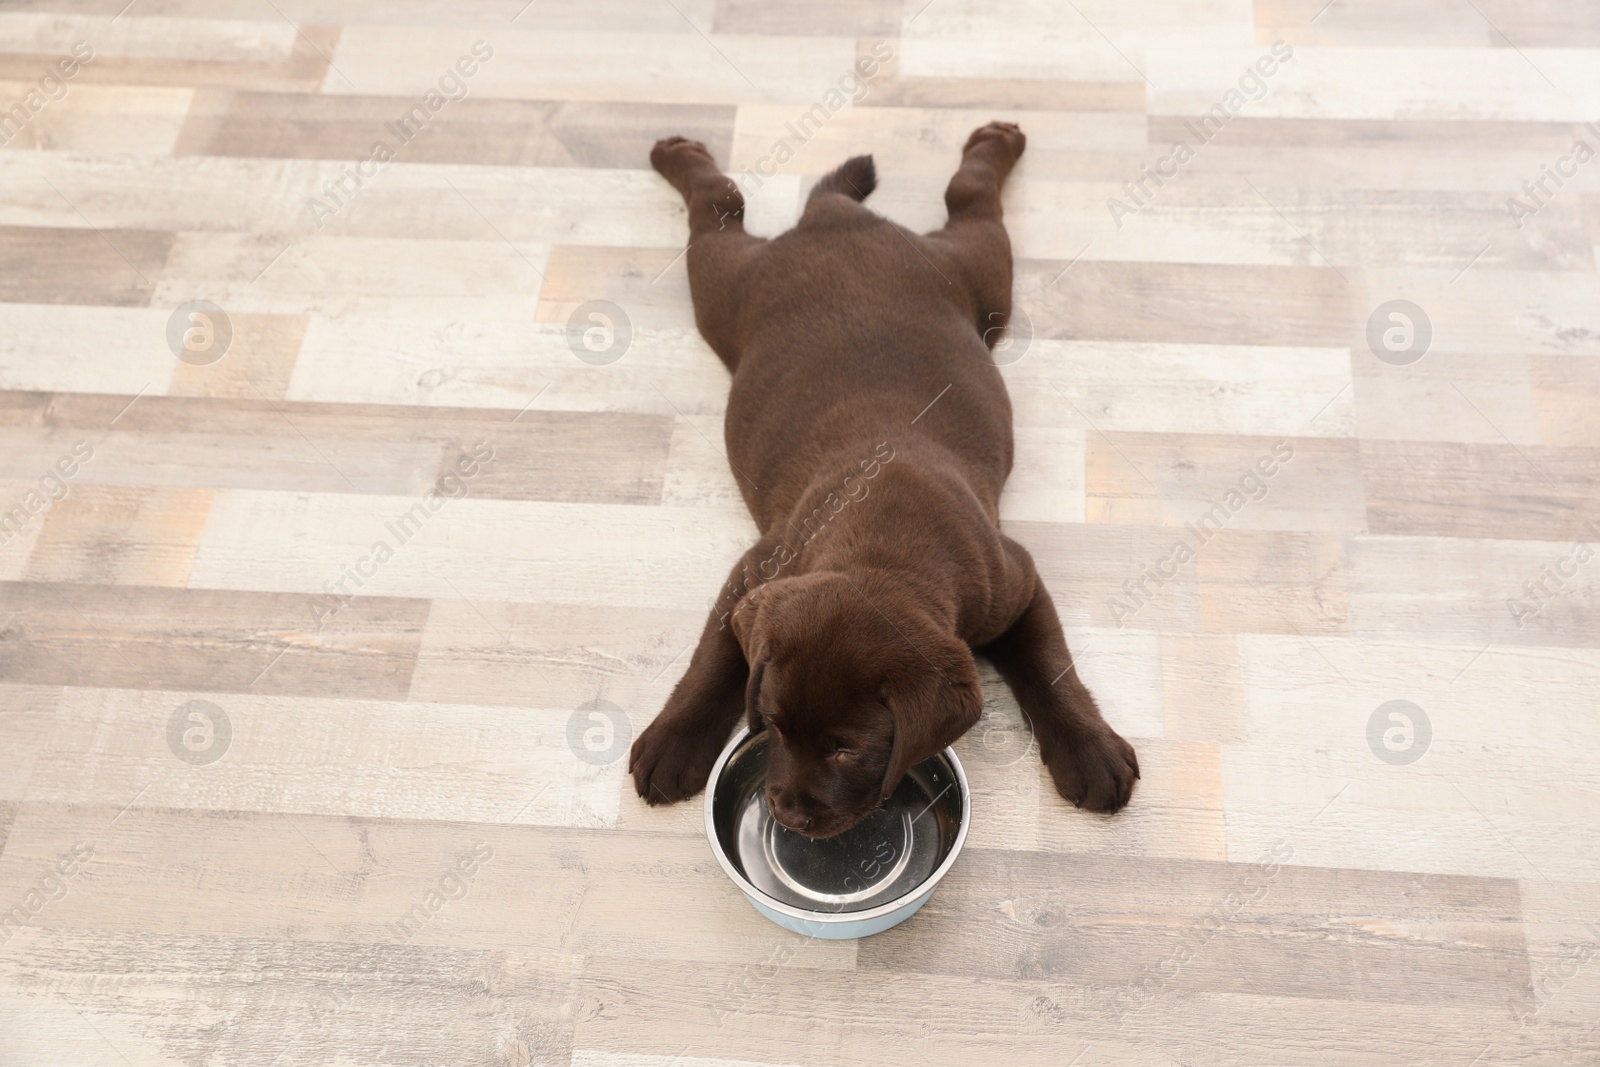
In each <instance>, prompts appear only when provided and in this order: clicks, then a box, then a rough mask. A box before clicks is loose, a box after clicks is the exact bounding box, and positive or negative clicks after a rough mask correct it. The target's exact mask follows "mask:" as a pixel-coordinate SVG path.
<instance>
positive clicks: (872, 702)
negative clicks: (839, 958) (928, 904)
mask: <svg viewBox="0 0 1600 1067" xmlns="http://www.w3.org/2000/svg"><path fill="white" fill-rule="evenodd" d="M732 623H733V627H734V632H735V634H736V635H737V636H738V638H739V643H740V644H741V645H742V646H743V648H744V653H745V657H746V659H747V660H748V661H749V663H750V682H749V688H748V690H747V692H746V707H747V709H748V713H749V717H750V729H751V730H752V731H757V730H761V729H763V728H764V729H766V730H767V732H768V734H767V736H768V753H769V755H768V764H767V807H768V809H769V810H770V811H771V812H772V816H773V818H775V819H777V820H778V822H779V823H781V824H783V825H784V826H787V827H789V828H790V829H793V830H797V831H799V832H801V833H803V834H805V835H807V836H808V837H813V838H823V837H832V836H834V835H836V834H840V833H843V832H844V831H845V830H848V829H849V828H850V827H852V826H854V825H855V824H856V823H858V822H860V821H861V820H862V819H863V818H865V817H866V816H867V815H868V814H870V813H871V812H872V811H873V810H874V809H876V808H877V807H878V805H879V804H881V803H882V802H883V801H884V800H885V799H886V798H887V797H888V796H889V795H890V794H891V793H893V792H894V789H895V787H896V786H897V785H899V784H900V779H901V778H903V777H904V776H905V773H906V771H908V770H909V769H910V768H911V767H912V766H913V765H915V764H916V763H918V762H919V761H921V760H923V759H926V758H927V757H929V756H931V755H933V754H934V753H936V752H938V751H940V750H941V749H943V748H944V747H945V746H946V745H948V744H950V743H951V742H953V741H955V739H956V738H958V737H960V736H961V735H962V734H963V733H965V732H966V731H967V730H968V729H969V728H971V726H972V725H973V724H974V723H976V722H977V721H978V718H979V716H980V715H981V714H982V712H983V695H982V691H981V689H980V688H979V685H978V672H977V668H976V666H975V665H974V663H973V660H972V653H971V651H969V650H968V648H967V646H966V645H965V644H964V643H963V642H962V641H960V640H959V639H958V638H956V637H954V636H953V635H951V634H948V633H944V632H942V631H941V630H940V629H939V628H938V627H937V626H936V625H935V624H934V623H933V621H932V620H931V619H929V618H928V616H927V615H926V614H925V613H924V612H923V611H922V610H921V609H920V608H918V607H917V606H916V605H915V604H914V603H912V602H910V601H909V600H908V599H904V598H897V597H894V596H892V595H889V594H883V593H878V594H874V595H873V597H872V599H871V600H868V599H867V596H866V595H865V594H864V592H863V591H862V590H861V589H860V588H859V587H858V586H857V585H856V584H853V583H852V580H851V579H849V578H847V577H846V576H844V575H842V574H836V573H821V574H808V575H802V576H800V577H795V578H780V579H778V580H776V581H772V582H768V583H767V584H766V585H763V586H762V587H760V588H759V589H757V590H755V591H754V592H752V593H750V594H749V596H747V597H746V598H745V601H744V602H743V603H741V604H740V605H739V608H738V610H736V611H735V612H734V613H733V615H732Z"/></svg>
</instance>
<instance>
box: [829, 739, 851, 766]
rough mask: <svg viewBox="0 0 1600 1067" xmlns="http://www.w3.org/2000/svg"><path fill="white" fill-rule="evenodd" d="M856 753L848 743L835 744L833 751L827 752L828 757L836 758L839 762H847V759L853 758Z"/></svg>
mask: <svg viewBox="0 0 1600 1067" xmlns="http://www.w3.org/2000/svg"><path fill="white" fill-rule="evenodd" d="M856 755H857V753H856V750H855V749H853V748H851V747H850V746H849V745H837V744H836V745H834V746H833V751H832V752H829V753H828V758H829V759H835V760H838V761H839V762H841V763H848V762H849V761H851V760H853V759H855V758H856Z"/></svg>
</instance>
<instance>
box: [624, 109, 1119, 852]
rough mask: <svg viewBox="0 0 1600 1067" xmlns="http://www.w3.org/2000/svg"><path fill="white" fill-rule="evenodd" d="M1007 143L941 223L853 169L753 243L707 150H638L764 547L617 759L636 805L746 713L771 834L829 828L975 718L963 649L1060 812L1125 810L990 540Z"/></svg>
mask: <svg viewBox="0 0 1600 1067" xmlns="http://www.w3.org/2000/svg"><path fill="white" fill-rule="evenodd" d="M1025 144H1026V139H1025V138H1024V137H1023V135H1022V132H1021V131H1020V130H1019V129H1017V127H1016V126H1013V125H1011V124H1009V123H1001V122H991V123H989V124H988V125H987V126H984V127H982V128H980V129H978V130H976V131H974V132H973V134H972V136H971V137H970V138H969V139H968V140H967V144H966V148H965V149H964V150H963V153H962V160H961V166H960V168H959V169H958V170H957V171H956V173H955V176H954V177H953V178H951V180H950V185H949V187H948V189H946V191H945V205H946V206H947V207H948V209H949V213H950V218H949V222H948V223H947V224H946V225H945V227H944V228H943V229H942V230H938V231H936V232H934V233H930V234H927V235H919V234H914V233H909V232H907V231H905V230H903V229H901V228H900V227H898V226H896V225H894V224H893V223H891V222H889V221H888V220H886V219H884V218H883V217H882V216H879V215H877V214H875V213H874V212H872V211H869V210H868V209H867V208H865V207H863V206H862V205H861V203H860V201H861V200H863V199H864V198H865V197H866V196H867V194H868V193H870V192H871V191H872V188H873V185H874V184H875V182H876V175H875V172H874V169H873V164H872V158H871V157H870V156H857V157H856V158H854V159H851V160H849V161H848V162H846V163H845V164H844V165H843V166H841V167H840V168H839V169H838V170H836V171H834V172H833V173H832V174H830V175H828V176H827V177H825V178H823V179H822V181H821V182H819V183H818V185H817V187H816V188H815V189H814V190H813V192H812V194H811V197H810V200H809V201H808V202H807V204H806V209H805V213H804V215H803V216H802V217H801V219H800V222H799V224H798V225H796V226H795V228H794V229H792V230H790V231H789V232H788V233H785V234H783V235H782V236H780V237H776V238H774V239H772V240H770V241H769V240H765V239H761V238H756V237H751V236H750V235H749V234H747V233H745V232H744V226H743V223H742V221H741V220H742V218H743V215H744V200H743V198H742V197H741V196H740V194H739V190H738V188H737V187H736V186H735V185H734V183H733V182H732V181H731V180H729V179H728V178H727V177H726V176H725V175H723V174H722V173H721V172H719V171H718V169H717V165H716V163H715V162H714V161H713V160H712V158H711V156H710V154H709V153H708V152H707V151H706V149H705V146H704V145H702V144H699V143H698V142H695V141H687V140H684V139H683V138H681V137H671V138H668V139H666V140H664V141H659V142H657V144H656V146H655V148H654V150H653V151H652V152H651V153H650V162H651V164H652V165H653V166H654V167H655V169H656V170H657V171H659V172H660V173H661V175H662V176H663V177H665V178H666V179H667V181H669V182H671V183H672V185H673V187H674V188H676V189H677V190H678V192H680V193H681V194H682V195H683V198H684V201H685V202H686V203H687V204H688V207H689V250H688V268H689V285H690V290H691V292H692V294H693V298H694V310H695V322H696V324H697V325H698V326H699V328H700V332H701V334H702V335H704V337H705V339H706V341H707V342H709V343H710V345H711V347H712V348H713V349H714V350H715V351H716V353H717V355H718V356H719V357H721V359H722V361H723V362H724V363H725V364H727V366H728V369H729V370H730V371H732V372H733V390H732V393H731V394H730V395H729V398H728V415H727V421H726V425H725V436H726V440H727V447H728V460H729V463H730V464H731V465H732V467H733V470H734V474H735V476H736V477H737V478H738V480H739V488H740V490H741V491H742V492H743V494H744V499H745V503H746V504H747V505H748V506H749V508H750V512H751V514H752V515H753V516H754V517H755V520H756V524H757V525H758V526H759V527H760V528H761V531H762V534H761V539H760V541H759V542H758V543H757V544H756V546H755V547H754V548H752V549H751V550H750V551H749V552H747V553H746V554H745V556H744V558H743V559H742V560H741V561H740V562H739V564H738V565H737V566H735V567H734V569H733V574H732V576H731V577H730V579H729V583H728V586H727V587H726V588H725V589H724V591H723V594H722V596H721V597H720V599H719V601H718V603H717V606H716V607H715V608H713V609H712V612H711V617H710V619H708V620H707V622H706V627H705V631H704V633H703V634H702V635H701V637H700V644H699V646H698V647H697V648H696V649H695V652H694V657H693V659H692V660H691V661H690V663H689V669H688V671H687V673H685V674H684V676H683V679H682V680H681V681H680V682H679V683H678V685H677V687H676V688H675V689H674V690H673V691H672V695H671V697H670V698H668V700H667V705H666V708H665V709H664V710H663V711H662V713H661V714H660V715H659V716H658V717H657V718H656V720H655V721H654V722H652V723H651V724H650V726H649V728H648V729H646V730H645V731H644V733H642V734H641V735H640V736H639V738H638V740H637V741H635V742H634V745H633V751H632V753H631V754H630V757H629V761H628V768H629V770H630V771H632V773H633V780H634V784H635V786H636V787H637V789H638V791H639V795H640V796H642V797H644V798H645V799H646V800H647V801H649V802H650V803H651V804H660V803H671V802H673V801H677V800H682V799H684V798H686V797H689V796H692V795H694V794H695V793H698V792H699V791H700V790H701V789H703V788H704V787H705V784H706V778H707V776H708V775H709V773H710V770H711V766H712V764H713V763H714V762H715V761H716V758H717V755H718V753H719V752H720V751H721V749H722V746H723V744H724V743H725V742H726V741H727V739H728V733H729V731H730V730H731V729H732V727H733V725H734V724H735V723H736V722H737V721H738V719H739V716H740V714H741V713H746V712H747V713H748V715H749V722H750V726H751V728H752V729H760V728H761V727H762V726H765V727H767V728H768V729H769V730H770V731H771V740H772V745H771V747H770V752H771V761H770V766H769V770H768V775H767V803H768V806H769V808H770V809H771V811H772V814H773V817H774V818H776V819H777V820H778V821H779V822H780V823H782V824H783V825H785V826H788V827H791V828H792V829H795V830H799V831H801V832H803V833H805V834H808V835H810V836H812V837H818V838H820V837H830V836H832V835H834V834H838V833H841V832H843V831H844V830H847V829H849V828H850V827H851V826H853V825H855V824H856V823H857V822H858V821H860V820H861V819H862V818H863V817H864V816H865V815H867V814H868V813H869V812H871V811H872V810H873V809H874V808H875V807H877V805H878V804H880V803H881V802H882V801H883V799H884V798H885V797H886V796H888V794H889V793H890V792H892V791H893V790H894V788H895V786H896V785H897V784H898V783H899V781H900V779H901V777H902V776H903V775H904V774H905V772H906V770H907V769H908V768H910V767H911V766H912V765H913V764H915V763H916V762H918V761H919V760H922V759H924V758H925V757H927V756H930V755H932V754H933V753H935V752H937V751H939V750H940V749H942V748H943V747H944V746H945V745H948V744H950V743H951V742H953V741H955V739H956V738H958V737H960V736H961V735H962V734H963V733H965V732H966V731H967V730H968V729H969V728H970V727H971V726H972V725H973V724H974V723H976V722H977V721H978V718H979V715H980V714H981V712H982V708H983V695H982V693H981V692H980V690H979V685H978V674H977V670H976V667H975V665H974V662H973V658H972V650H973V649H980V650H981V651H983V652H984V653H985V654H987V655H988V656H989V657H990V658H991V659H992V660H993V661H994V663H995V665H996V666H997V667H998V668H999V670H1000V673H1001V674H1002V675H1003V676H1004V677H1005V679H1006V681H1007V682H1008V683H1009V684H1010V685H1011V688H1012V691H1013V692H1014V693H1015V694H1016V697H1017V700H1018V702H1019V703H1020V704H1021V706H1022V709H1023V712H1024V713H1025V714H1026V715H1027V717H1028V720H1029V722H1030V723H1031V725H1032V728H1033V733H1034V736H1035V738H1036V739H1037V741H1038V743H1039V752H1040V756H1041V757H1042V758H1043V760H1044V763H1045V765H1046V766H1047V767H1048V768H1049V769H1050V774H1051V777H1052V778H1053V779H1054V781H1055V785H1056V788H1057V789H1058V790H1059V791H1060V792H1061V795H1062V796H1064V797H1066V798H1067V799H1068V800H1070V801H1072V802H1073V803H1074V804H1077V805H1079V806H1080V807H1086V808H1089V809H1091V810H1093V811H1105V812H1111V811H1116V810H1118V809H1119V808H1121V807H1122V806H1123V805H1124V804H1126V803H1127V802H1128V798H1129V796H1130V795H1131V794H1132V792H1133V783H1134V779H1136V778H1138V777H1139V764H1138V760H1137V759H1136V758H1135V756H1134V752H1133V748H1132V746H1130V745H1129V744H1128V743H1127V742H1126V741H1124V740H1123V739H1122V738H1121V737H1119V736H1118V735H1117V734H1116V732H1115V731H1113V730H1112V729H1111V727H1110V726H1108V725H1107V724H1106V722H1105V720H1104V719H1102V718H1101V716H1100V711H1099V709H1098V708H1097V707H1096V706H1095V702H1094V698H1093V697H1091V696H1090V695H1089V691H1088V690H1087V689H1086V688H1085V687H1084V686H1083V683H1082V682H1080V681H1079V679H1078V674H1077V671H1076V670H1075V669H1074V667H1073V664H1072V657H1071V655H1070V654H1069V653H1068V651H1067V645H1066V640H1065V638H1064V637H1063V636H1062V632H1061V623H1060V622H1059V621H1058V619H1057V618H1056V610H1055V606H1054V605H1053V604H1052V603H1051V600H1050V594H1049V593H1048V592H1046V591H1045V588H1044V585H1043V583H1042V582H1041V581H1040V580H1039V576H1038V574H1037V573H1036V572H1035V570H1034V565H1033V560H1032V558H1031V557H1029V555H1028V553H1027V552H1026V551H1025V550H1024V549H1023V548H1022V546H1021V545H1019V544H1017V543H1016V542H1015V541H1013V540H1011V539H1010V538H1008V537H1006V536H1005V535H1004V534H1002V533H1001V532H1000V527H999V517H998V512H997V505H998V500H999V497H1000V488H1001V486H1002V485H1004V484H1005V480H1006V475H1007V474H1009V473H1010V471H1011V402H1010V400H1009V398H1008V397H1007V395H1006V387H1005V383H1004V382H1003V381H1002V379H1001V377H1000V372H999V371H998V370H997V369H996V367H995V364H994V363H993V361H992V360H991V359H990V358H989V351H988V349H989V347H990V346H992V345H993V344H994V342H995V341H997V340H998V339H999V338H1000V336H1001V330H1000V327H1002V326H1003V325H1004V324H1005V322H1006V319H1007V317H1008V316H1009V315H1010V312H1011V243H1010V241H1009V239H1008V238H1007V237H1006V231H1005V226H1004V224H1003V223H1002V222H1001V219H1000V186H1001V183H1002V182H1004V181H1005V178H1006V175H1007V174H1008V173H1010V171H1011V168H1012V166H1013V165H1014V164H1015V163H1016V161H1017V158H1018V157H1019V156H1020V155H1021V154H1022V150H1023V146H1024V145H1025Z"/></svg>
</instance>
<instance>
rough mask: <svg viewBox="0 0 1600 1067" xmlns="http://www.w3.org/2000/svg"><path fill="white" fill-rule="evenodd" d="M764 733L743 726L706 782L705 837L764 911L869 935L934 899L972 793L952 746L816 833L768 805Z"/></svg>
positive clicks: (787, 920)
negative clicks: (781, 818)
mask: <svg viewBox="0 0 1600 1067" xmlns="http://www.w3.org/2000/svg"><path fill="white" fill-rule="evenodd" d="M766 786H767V734H766V731H762V732H761V733H758V734H753V735H752V734H751V733H750V731H749V730H748V729H747V728H741V729H740V731H739V733H738V735H737V736H736V737H734V739H733V740H732V741H730V742H728V747H727V748H725V749H723V750H722V755H721V756H720V757H719V758H718V759H717V764H716V766H715V767H714V768H712V771H711V782H710V785H708V786H707V788H706V837H707V838H709V839H710V841H711V851H712V852H713V853H715V854H716V857H717V862H718V863H720V864H722V869H723V870H724V871H727V872H728V877H729V878H732V879H733V882H734V884H735V885H737V886H738V887H739V889H740V890H741V891H742V892H743V893H744V895H745V896H746V897H747V898H748V899H749V901H750V903H751V904H754V905H755V908H756V910H757V911H759V912H760V913H761V914H763V915H765V916H766V917H767V918H769V919H771V920H772V921H773V922H775V923H777V924H778V925H779V926H782V927H784V928H785V929H787V930H793V931H794V932H795V933H797V934H805V935H807V936H808V937H821V938H827V939H829V940H845V939H849V938H855V937H866V936H867V935H869V934H876V933H879V932H881V931H883V930H887V929H889V927H891V926H894V925H896V924H898V923H902V922H904V921H905V920H907V919H909V918H911V916H912V915H913V914H915V913H916V911H917V909H918V908H920V907H922V905H924V904H926V903H927V902H928V898H929V897H931V896H932V895H933V890H934V887H935V886H936V885H938V884H939V879H941V878H943V877H944V875H945V872H946V871H948V870H949V869H950V867H951V865H952V864H954V863H955V861H956V856H957V855H958V854H959V853H960V852H961V845H962V843H963V842H964V841H966V839H967V826H968V825H969V824H970V823H971V821H972V796H971V793H970V792H969V790H968V788H967V776H966V772H964V771H963V770H962V769H961V761H960V760H959V759H957V758H956V754H955V752H953V751H952V750H951V749H948V748H947V749H945V750H944V751H943V752H941V753H939V754H938V755H936V756H930V757H928V758H927V759H925V760H923V761H922V762H921V763H919V764H917V765H916V766H915V767H913V768H911V770H910V771H909V772H908V773H907V774H906V776H905V777H904V778H903V779H901V780H900V785H899V786H898V787H897V788H896V789H895V791H894V794H893V795H892V796H890V797H889V799H888V800H886V801H885V802H884V803H883V805H882V806H881V807H879V808H878V809H877V810H876V811H874V812H873V813H872V814H871V815H868V816H867V817H866V818H865V819H863V820H861V822H860V823H858V824H856V825H855V826H853V827H851V828H850V829H849V830H846V831H845V832H844V833H842V834H840V835H839V836H837V837H830V838H825V839H823V840H820V841H814V840H812V839H811V838H809V837H806V836H805V835H804V834H800V833H796V832H795V831H793V830H790V829H788V828H787V827H785V826H783V825H781V824H780V823H778V822H777V821H776V820H775V819H773V817H772V813H771V812H769V811H768V810H767V804H766Z"/></svg>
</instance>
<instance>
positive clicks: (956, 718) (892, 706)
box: [880, 634, 983, 800]
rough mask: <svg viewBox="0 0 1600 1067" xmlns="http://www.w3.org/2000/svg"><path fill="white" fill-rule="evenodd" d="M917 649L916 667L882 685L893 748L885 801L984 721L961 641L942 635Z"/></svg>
mask: <svg viewBox="0 0 1600 1067" xmlns="http://www.w3.org/2000/svg"><path fill="white" fill-rule="evenodd" d="M930 644H932V647H926V646H929V645H930ZM919 645H920V646H924V647H919V648H918V650H917V651H918V652H919V653H920V655H918V656H916V657H914V659H915V663H914V664H912V663H911V661H908V662H907V665H906V669H905V673H902V674H898V675H891V676H890V677H889V678H888V679H886V680H885V682H884V694H883V702H884V703H885V704H887V705H888V706H889V711H890V713H891V714H892V715H893V717H894V749H893V751H892V752H891V753H890V755H889V768H888V770H887V771H885V772H884V776H883V788H882V795H881V797H880V800H888V799H889V796H890V795H891V794H892V793H893V792H894V791H895V788H896V787H897V786H899V784H900V779H902V778H904V777H905V776H906V772H907V771H909V770H910V769H911V768H912V767H914V766H916V765H917V764H918V763H920V762H922V761H923V760H925V759H927V758H928V757H929V756H932V755H934V754H935V753H937V752H939V751H941V750H943V749H944V747H945V746H946V745H950V744H953V743H955V740H956V738H958V737H960V736H961V735H962V734H964V733H966V732H967V731H968V730H970V729H972V727H973V726H974V725H976V723H977V721H978V720H979V719H980V718H982V717H983V689H982V687H981V686H980V685H979V684H978V667H977V664H976V663H974V662H973V660H972V650H971V649H969V648H968V647H967V646H966V643H965V642H963V641H961V640H960V639H958V638H956V637H954V636H949V635H943V634H941V635H939V639H938V641H937V642H933V643H930V642H929V641H926V640H924V641H920V642H919ZM917 668H920V669H917Z"/></svg>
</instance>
